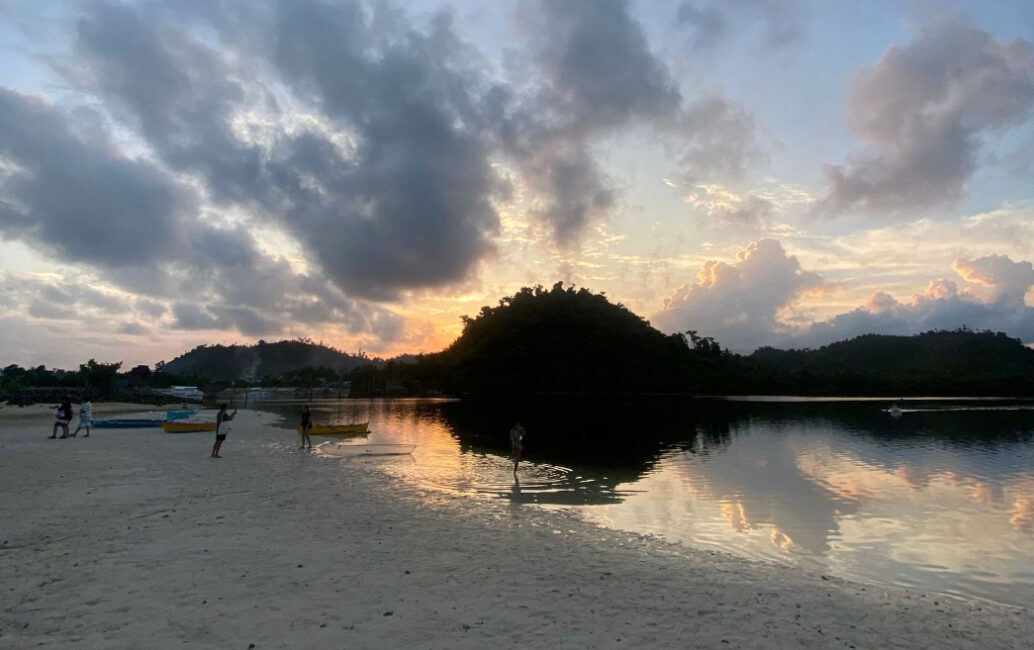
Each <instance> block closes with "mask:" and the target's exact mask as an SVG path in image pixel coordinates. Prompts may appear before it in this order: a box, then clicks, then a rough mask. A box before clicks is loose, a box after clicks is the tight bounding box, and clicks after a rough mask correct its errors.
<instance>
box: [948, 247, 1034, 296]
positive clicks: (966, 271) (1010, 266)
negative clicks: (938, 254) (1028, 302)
mask: <svg viewBox="0 0 1034 650" xmlns="http://www.w3.org/2000/svg"><path fill="white" fill-rule="evenodd" d="M951 268H952V270H953V271H955V272H956V273H958V274H959V275H960V276H961V277H962V279H963V280H965V281H966V282H969V283H971V284H974V285H977V286H979V287H981V288H982V289H985V290H987V292H988V298H989V300H991V301H996V300H1013V301H1018V302H1021V303H1022V302H1023V298H1024V295H1026V293H1027V292H1028V291H1029V290H1030V288H1031V287H1032V286H1034V267H1032V266H1031V263H1030V262H1013V261H1012V260H1011V259H1009V256H1008V255H988V256H986V257H980V258H977V259H973V260H965V259H962V258H957V259H956V260H955V261H954V262H953V263H952V265H951Z"/></svg>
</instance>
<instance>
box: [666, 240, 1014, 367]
mask: <svg viewBox="0 0 1034 650" xmlns="http://www.w3.org/2000/svg"><path fill="white" fill-rule="evenodd" d="M952 269H953V270H954V271H955V272H956V273H957V274H958V276H959V277H958V280H956V279H952V278H949V277H942V278H937V279H934V280H930V281H929V283H928V284H927V286H926V288H925V289H924V290H923V291H922V292H919V293H916V294H914V295H913V296H911V297H910V298H908V299H904V300H898V299H897V298H895V297H893V296H892V295H890V294H888V293H886V292H883V291H879V292H876V293H874V294H873V295H872V296H871V297H870V298H869V299H868V300H867V301H866V302H865V304H864V305H862V306H859V307H857V308H855V309H853V310H851V311H848V312H845V313H841V314H837V315H835V316H833V317H832V318H829V319H827V320H825V321H821V322H816V323H809V324H806V325H798V324H795V323H793V322H792V321H791V319H790V314H791V313H792V311H793V308H794V307H795V304H796V303H797V301H798V300H799V299H800V298H801V297H802V296H803V295H804V294H805V293H806V292H809V291H817V290H823V289H827V288H830V287H829V283H827V282H826V281H825V280H824V279H823V278H822V277H821V276H819V275H818V274H816V273H813V272H810V271H807V270H805V269H803V268H801V265H800V263H799V262H798V261H797V259H796V258H795V257H794V256H791V255H787V254H786V252H785V251H784V250H783V247H782V245H781V244H780V243H779V242H777V241H775V240H771V239H762V240H759V241H757V242H755V243H753V244H751V245H750V246H748V247H747V248H745V249H744V250H743V251H741V252H740V253H739V254H738V255H737V256H736V261H735V262H732V263H727V262H721V261H709V262H707V263H706V264H705V265H704V266H703V268H702V269H701V270H700V272H699V273H698V275H697V278H696V281H695V282H692V283H689V284H686V285H684V286H682V287H680V288H679V289H678V291H676V293H675V295H674V296H672V297H671V298H669V299H668V300H666V301H665V303H664V308H663V309H662V310H661V311H660V312H659V313H657V314H656V315H655V316H654V317H653V319H652V320H653V322H654V324H655V325H656V326H657V327H659V328H660V329H662V330H664V331H669V332H674V331H686V330H697V331H699V332H700V333H701V334H702V335H705V336H712V337H714V338H715V339H716V340H717V341H718V342H719V343H721V344H722V346H724V347H726V348H728V349H730V350H733V351H736V352H746V353H749V352H751V351H753V350H754V349H756V348H758V347H761V346H765V345H772V346H775V347H784V348H785V347H796V348H800V347H819V346H822V345H826V344H828V343H832V342H834V341H839V340H844V339H848V338H852V337H855V336H860V335H862V334H868V333H877V334H900V335H911V334H917V333H920V332H924V331H928V330H938V329H958V328H960V327H968V328H970V329H974V330H992V331H1004V332H1005V333H1007V334H1008V335H1010V336H1014V337H1018V338H1020V339H1021V340H1023V341H1024V342H1027V343H1030V342H1032V341H1034V308H1032V307H1031V306H1029V305H1028V304H1027V303H1026V301H1025V298H1024V296H1025V294H1027V293H1028V292H1030V291H1031V289H1032V288H1034V268H1032V265H1031V263H1030V262H1027V261H1020V262H1014V261H1013V260H1011V259H1010V258H1009V257H1008V256H1005V255H986V256H983V257H978V258H972V259H964V258H957V259H956V260H955V261H954V262H953V263H952ZM960 282H961V288H960Z"/></svg>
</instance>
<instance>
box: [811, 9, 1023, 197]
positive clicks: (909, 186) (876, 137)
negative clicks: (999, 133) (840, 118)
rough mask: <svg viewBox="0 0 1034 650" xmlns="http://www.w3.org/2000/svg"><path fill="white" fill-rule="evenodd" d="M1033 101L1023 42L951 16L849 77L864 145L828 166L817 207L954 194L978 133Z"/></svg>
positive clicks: (851, 108)
mask: <svg viewBox="0 0 1034 650" xmlns="http://www.w3.org/2000/svg"><path fill="white" fill-rule="evenodd" d="M1032 107H1034V56H1032V51H1031V46H1030V43H1028V42H1027V41H1016V42H1013V43H1002V42H1000V41H997V40H995V39H994V38H993V37H992V36H991V35H990V34H988V33H986V32H984V31H981V30H979V29H977V28H974V27H970V26H968V25H964V24H962V23H959V22H944V23H939V24H938V25H936V26H933V27H926V28H924V29H922V30H920V31H919V33H918V34H917V36H916V38H915V40H914V41H913V42H912V43H911V44H909V45H908V46H906V47H901V48H899V47H892V48H891V49H889V50H888V51H887V52H886V53H885V54H884V56H883V58H882V59H881V60H880V61H879V62H878V63H876V64H874V65H872V66H869V67H867V68H864V69H862V70H860V71H859V72H858V73H857V74H856V75H855V76H854V78H853V79H852V81H851V87H850V90H849V93H848V100H847V110H848V117H849V123H850V126H851V129H852V131H853V132H854V133H855V134H856V135H858V136H859V137H861V138H863V139H864V140H865V141H866V142H867V143H868V145H869V148H868V149H867V150H866V151H864V152H861V153H858V154H857V155H855V156H854V157H853V158H852V160H851V161H850V163H849V164H848V165H847V166H846V167H845V166H842V165H829V166H827V167H826V175H827V179H828V181H829V185H830V189H829V193H828V194H827V195H826V196H825V197H824V198H823V199H822V200H821V201H820V202H819V203H818V205H817V208H816V209H817V211H818V212H820V213H824V214H832V213H838V212H843V211H849V210H855V209H858V210H863V211H869V212H877V213H878V212H901V211H906V210H911V209H916V208H923V207H929V206H938V205H945V204H951V203H954V202H955V201H957V200H959V199H960V198H961V197H962V196H963V194H964V192H965V185H966V183H967V181H968V180H969V179H970V177H971V176H972V175H973V173H974V172H975V171H976V169H977V166H978V160H977V158H978V152H979V149H980V146H981V141H982V136H983V135H984V134H986V133H988V132H991V131H993V130H1000V129H1006V128H1009V127H1013V126H1017V125H1020V124H1023V123H1024V122H1026V121H1027V120H1028V119H1029V116H1030V113H1031V108H1032Z"/></svg>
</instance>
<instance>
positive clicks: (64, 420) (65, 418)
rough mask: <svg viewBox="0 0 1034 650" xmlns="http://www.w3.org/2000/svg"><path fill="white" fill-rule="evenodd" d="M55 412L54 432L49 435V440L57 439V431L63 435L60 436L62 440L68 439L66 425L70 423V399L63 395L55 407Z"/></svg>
mask: <svg viewBox="0 0 1034 650" xmlns="http://www.w3.org/2000/svg"><path fill="white" fill-rule="evenodd" d="M54 408H56V409H57V412H56V413H54V431H53V432H52V433H51V434H50V437H51V438H56V437H57V430H58V429H61V430H62V431H64V433H62V434H61V437H62V438H67V437H68V428H69V427H68V424H69V423H70V422H71V421H72V398H71V397H69V396H68V395H65V396H64V397H62V398H61V404H60V405H59V406H55V407H54Z"/></svg>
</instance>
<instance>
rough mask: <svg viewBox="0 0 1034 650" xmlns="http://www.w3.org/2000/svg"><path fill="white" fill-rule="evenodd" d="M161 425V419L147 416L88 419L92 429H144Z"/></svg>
mask: <svg viewBox="0 0 1034 650" xmlns="http://www.w3.org/2000/svg"><path fill="white" fill-rule="evenodd" d="M160 426H162V420H154V419H149V418H121V419H118V418H117V419H113V420H92V419H91V420H90V427H92V428H94V429H145V428H151V427H160Z"/></svg>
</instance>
